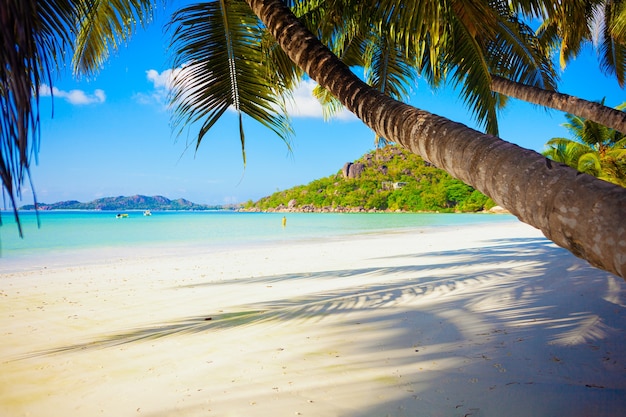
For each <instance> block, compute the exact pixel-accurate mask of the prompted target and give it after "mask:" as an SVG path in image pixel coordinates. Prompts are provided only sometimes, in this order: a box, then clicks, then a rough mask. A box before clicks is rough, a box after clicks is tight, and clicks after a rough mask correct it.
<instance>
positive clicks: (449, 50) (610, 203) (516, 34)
mask: <svg viewBox="0 0 626 417" xmlns="http://www.w3.org/2000/svg"><path fill="white" fill-rule="evenodd" d="M156 3H157V2H156V1H154V2H153V1H148V0H125V1H124V0H119V1H114V2H113V1H101V0H74V1H71V0H23V1H20V2H16V1H14V0H0V5H1V6H2V7H1V10H2V13H0V19H1V21H0V28H1V29H0V33H1V35H2V37H3V38H2V45H3V47H2V50H1V53H2V54H3V56H2V58H3V62H4V63H5V65H3V67H2V70H0V86H1V88H0V96H1V100H2V111H3V115H2V131H1V132H0V143H1V145H2V146H1V149H2V163H1V164H0V174H1V176H2V182H3V187H4V189H5V190H6V191H7V195H8V196H9V198H10V199H11V201H12V202H13V203H14V202H15V198H16V196H17V195H19V193H20V190H21V187H22V185H23V183H24V181H26V180H27V179H28V167H29V164H30V161H31V158H32V156H33V155H34V154H36V148H37V140H38V120H39V119H38V118H39V115H38V110H37V103H38V100H39V97H38V90H39V86H40V85H41V84H42V83H43V82H44V81H50V80H51V75H50V74H51V73H52V72H53V71H54V69H55V66H57V65H59V64H60V63H62V62H63V60H64V57H65V56H66V54H70V55H73V56H74V61H73V62H74V68H75V69H76V71H78V72H81V73H85V72H86V73H90V72H95V71H97V69H98V68H100V66H101V65H102V63H103V62H104V60H105V59H106V57H107V54H108V53H109V49H110V48H112V47H116V46H117V45H119V44H120V43H122V42H124V41H125V40H126V39H128V36H129V35H130V34H131V33H132V32H133V31H134V30H135V29H136V27H137V26H138V25H140V24H143V23H147V22H149V20H150V18H151V14H152V11H153V6H154V4H156ZM286 3H287V4H285V3H284V2H282V1H279V0H246V1H245V2H244V1H243V0H219V1H207V2H200V3H198V4H191V5H188V6H184V7H183V8H181V9H180V10H179V11H178V12H176V13H175V14H174V16H173V21H172V24H171V29H172V34H173V41H172V48H171V51H172V52H173V54H174V66H175V69H176V73H177V77H176V79H175V82H174V91H173V95H172V97H173V107H174V110H175V122H177V126H179V128H184V126H187V125H189V124H196V123H197V124H198V125H199V130H198V136H197V139H198V140H197V143H198V145H199V144H200V143H201V141H202V139H203V138H204V137H205V136H206V134H207V132H208V131H209V130H210V129H211V127H212V126H213V125H214V124H215V122H216V121H217V120H218V119H219V117H220V116H221V115H222V114H224V112H225V111H226V109H227V108H229V107H232V108H234V109H235V110H236V111H237V112H238V114H239V132H240V141H241V145H242V152H243V151H245V146H244V145H245V135H244V128H243V120H244V117H243V116H244V115H245V116H248V117H250V118H252V119H253V120H256V121H258V122H260V123H262V124H264V125H265V126H267V127H268V128H270V129H272V130H274V131H275V132H276V133H277V134H278V135H279V136H280V137H281V138H283V139H284V140H285V141H287V142H288V141H289V137H290V135H291V129H290V126H289V123H288V122H289V120H288V115H287V114H286V113H285V111H284V109H285V107H284V103H285V99H286V98H285V97H286V95H288V92H289V91H290V90H291V89H292V88H293V87H294V86H295V85H296V84H297V82H298V80H300V79H301V77H302V76H303V75H304V74H305V73H306V74H307V75H308V76H309V77H311V78H312V79H314V80H315V81H317V82H318V84H319V85H320V88H321V89H322V91H321V92H320V94H319V95H320V96H321V97H330V96H331V95H332V96H333V97H334V99H333V100H337V101H338V102H339V103H341V105H343V106H345V107H346V108H348V109H349V110H350V111H352V112H353V113H355V114H356V115H357V116H358V117H359V118H360V119H361V120H362V121H363V122H364V123H366V124H367V125H368V126H370V127H371V128H372V130H373V131H374V132H375V134H376V135H377V136H378V137H380V138H384V139H385V140H386V141H390V142H395V143H398V144H399V145H401V146H403V147H405V148H407V149H409V150H410V151H411V152H413V153H416V154H419V155H421V156H422V157H423V158H424V159H425V160H426V161H428V162H429V163H433V164H435V165H436V166H438V167H440V168H442V169H444V170H446V171H447V172H449V173H450V174H451V175H453V176H454V177H456V178H458V179H460V180H462V181H464V182H465V183H467V184H470V185H471V186H472V187H474V188H476V189H478V190H480V191H481V192H484V193H485V194H487V195H489V196H490V197H491V198H493V199H494V201H497V202H498V203H499V204H500V205H503V206H504V207H506V208H507V209H509V210H510V211H511V212H512V213H514V214H515V215H517V216H518V217H519V218H520V219H521V220H522V221H524V222H527V223H529V224H531V225H533V226H535V227H537V228H539V229H541V230H542V231H543V233H544V234H545V235H546V236H547V237H549V238H550V239H552V240H553V241H554V242H555V243H557V244H559V245H561V246H563V247H565V248H567V249H568V250H570V251H572V252H573V253H574V254H576V255H578V256H581V257H584V258H585V259H587V260H588V261H590V262H591V263H592V264H594V265H597V266H600V267H602V268H605V269H607V270H608V271H611V272H615V273H617V274H620V275H622V276H626V259H624V257H623V253H624V250H625V248H626V230H623V229H620V228H615V225H616V224H619V223H620V222H622V221H623V218H624V217H626V213H625V210H626V208H625V207H626V192H624V190H623V189H622V188H620V187H615V186H612V185H611V184H607V183H605V182H603V181H600V180H597V179H595V178H593V177H591V176H589V177H587V176H585V177H583V178H582V179H581V177H580V176H579V175H578V174H577V173H576V171H574V170H572V169H570V168H568V167H563V166H560V165H558V164H551V163H547V162H546V160H545V158H544V157H543V156H541V155H539V154H537V153H535V152H531V151H527V150H524V149H521V148H519V147H517V146H515V145H512V144H509V143H507V142H504V141H502V140H500V139H498V138H497V137H495V136H491V135H485V134H483V133H481V132H478V131H475V130H472V129H470V128H468V127H466V126H463V125H460V124H457V123H454V122H452V121H450V120H447V119H444V118H441V117H439V116H437V115H433V114H430V113H428V112H424V111H421V110H419V109H417V108H414V107H411V106H408V105H406V104H403V103H402V99H403V98H404V97H403V96H404V94H405V92H407V91H410V88H411V87H412V86H413V83H414V82H415V80H416V76H418V75H419V76H420V77H421V79H423V80H427V81H428V82H429V83H431V84H432V85H433V86H439V85H442V84H443V83H450V84H453V85H456V86H458V90H459V91H460V94H461V96H462V97H463V99H464V100H465V102H466V103H467V105H468V106H469V108H470V109H471V110H472V111H473V113H474V114H475V116H476V118H477V120H478V121H479V123H481V125H482V126H484V127H485V129H486V131H487V132H490V133H492V134H494V133H496V132H497V114H498V110H499V109H500V108H501V107H502V106H504V105H505V104H506V101H507V100H506V97H505V96H504V95H502V94H498V93H494V90H492V88H493V86H494V85H495V84H496V83H494V80H495V81H497V80H499V79H503V80H506V81H510V82H512V83H513V84H514V85H518V86H523V87H528V86H531V87H534V88H535V89H536V90H538V91H539V92H540V94H539V96H541V97H547V95H546V94H545V93H547V92H549V91H550V90H554V89H555V88H556V84H557V81H558V80H557V77H556V76H555V74H556V71H555V70H554V68H553V67H552V61H551V55H550V54H551V52H552V48H553V47H554V45H557V43H558V42H561V44H560V45H561V50H562V51H563V50H569V51H574V53H573V54H570V55H568V56H574V55H575V51H576V48H577V47H578V46H579V45H582V44H584V43H587V42H588V41H589V37H588V36H587V35H586V33H587V32H588V30H587V28H589V23H590V22H591V21H594V22H595V21H596V20H597V19H593V18H591V17H590V16H592V15H593V16H596V15H597V14H598V13H597V12H598V11H604V12H605V13H606V11H609V12H610V15H609V17H610V19H609V20H606V22H608V23H605V24H604V26H603V30H604V32H603V33H604V34H605V36H604V37H603V39H609V40H610V42H608V43H602V44H601V46H599V47H598V50H599V51H603V50H604V49H606V50H607V51H608V52H609V54H607V56H613V57H615V58H616V59H614V60H613V61H611V62H609V64H610V65H615V69H612V68H611V67H608V66H607V65H606V62H604V61H602V63H601V67H602V68H603V69H605V70H607V71H609V72H611V71H612V72H613V73H614V74H615V75H616V77H617V79H618V80H620V75H619V74H620V71H621V70H620V68H621V67H623V66H624V65H626V61H625V60H624V59H623V51H624V45H625V38H626V37H625V36H624V26H625V24H626V23H625V22H626V5H625V4H624V2H622V1H616V0H584V1H580V2H563V1H554V0H515V1H504V0H479V1H475V0H472V1H469V0H444V1H416V0H410V1H406V0H385V1H382V2H358V1H354V0H307V1H288V2H286ZM288 6H292V8H290V7H288ZM293 12H295V13H297V15H298V16H299V17H296V16H295V15H294V14H293ZM583 16H584V17H585V19H582V18H580V19H578V18H576V19H572V17H583ZM530 19H538V20H539V21H540V22H542V23H545V24H546V26H545V34H541V33H539V34H537V33H535V32H533V31H532V30H531V28H530V27H529V25H528V24H526V23H525V22H527V21H530ZM607 25H608V26H607ZM578 33H581V34H582V35H580V36H578V35H576V36H574V35H575V34H578ZM607 35H608V36H607ZM320 40H321V41H322V42H320ZM603 48H604V49H603ZM607 48H611V49H610V50H609V49H607ZM294 64H295V65H294ZM350 67H355V68H356V67H359V68H364V69H365V74H366V75H365V77H364V78H365V79H366V80H367V81H368V82H369V84H367V83H365V82H363V81H362V79H361V78H359V77H357V76H356V75H355V74H354V73H353V72H352V71H351V70H350ZM620 82H621V81H620ZM550 97H551V96H550ZM550 100H551V99H550ZM550 100H547V101H545V104H549V101H550ZM333 102H334V101H333ZM334 103H335V104H334V105H333V106H332V107H336V102H334ZM581 103H582V102H577V104H576V107H575V108H574V110H572V111H570V110H567V111H570V112H571V113H573V114H577V115H581V117H587V118H590V117H589V116H587V115H586V114H580V113H579V111H578V110H581V112H582V110H584V109H583V107H584V105H583V104H581ZM542 104H544V102H542ZM601 107H602V106H601ZM605 110H606V111H609V112H613V109H608V108H606V107H605V108H600V109H599V110H598V107H595V108H594V109H592V113H594V112H597V111H601V112H603V111H605ZM619 113H620V115H621V112H619ZM594 120H596V119H594ZM607 125H608V123H607ZM610 126H612V127H613V125H610ZM616 129H617V130H620V129H621V128H616ZM623 130H624V129H621V131H623ZM244 157H245V153H244ZM580 213H596V215H595V216H596V217H595V218H594V221H593V222H581V221H579V220H580Z"/></svg>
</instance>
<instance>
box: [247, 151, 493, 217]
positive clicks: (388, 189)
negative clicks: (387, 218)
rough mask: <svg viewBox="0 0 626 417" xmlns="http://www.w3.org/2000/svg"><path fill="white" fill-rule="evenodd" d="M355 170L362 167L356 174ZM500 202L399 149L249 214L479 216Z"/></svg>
mask: <svg viewBox="0 0 626 417" xmlns="http://www.w3.org/2000/svg"><path fill="white" fill-rule="evenodd" d="M350 167H359V170H358V171H357V172H358V173H357V174H356V175H351V174H350V170H349V168H350ZM493 206H495V203H494V202H493V201H492V200H491V199H490V198H489V197H487V196H485V195H484V194H482V193H481V192H479V191H476V190H475V189H473V188H472V187H470V186H469V185H467V184H464V183H463V182H461V181H459V180H457V179H455V178H453V177H452V176H450V174H448V173H447V172H445V171H442V170H440V169H437V168H436V167H434V166H432V165H431V164H429V163H428V162H426V161H424V160H423V159H422V158H421V157H419V156H418V155H415V154H413V153H410V152H408V151H407V150H406V149H403V148H400V147H399V146H391V145H388V146H385V147H384V148H379V149H376V150H374V151H372V152H370V153H367V154H365V155H364V156H363V157H361V158H359V159H358V160H356V161H354V162H353V163H346V165H345V166H344V168H343V169H342V170H339V171H338V172H337V173H336V174H334V175H330V176H328V177H325V178H320V179H317V180H315V181H312V182H310V183H309V184H306V185H299V186H296V187H293V188H290V189H288V190H284V191H277V192H275V193H274V194H272V195H270V196H267V197H264V198H262V199H260V200H259V201H257V202H252V201H249V202H248V203H247V204H246V205H245V209H247V210H262V211H275V210H292V211H411V212H424V211H428V212H442V213H443V212H477V211H484V210H488V209H490V208H492V207H493Z"/></svg>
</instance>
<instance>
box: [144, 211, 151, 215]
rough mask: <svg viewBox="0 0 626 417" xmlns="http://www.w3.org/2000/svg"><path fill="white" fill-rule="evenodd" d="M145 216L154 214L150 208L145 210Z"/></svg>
mask: <svg viewBox="0 0 626 417" xmlns="http://www.w3.org/2000/svg"><path fill="white" fill-rule="evenodd" d="M143 215H144V216H152V213H151V212H150V210H146V211H144V212H143Z"/></svg>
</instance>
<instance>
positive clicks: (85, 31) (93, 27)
mask: <svg viewBox="0 0 626 417" xmlns="http://www.w3.org/2000/svg"><path fill="white" fill-rule="evenodd" d="M163 1H164V0H163ZM77 3H79V7H81V8H82V10H81V11H80V14H79V16H80V18H79V19H78V22H77V23H76V26H77V28H78V29H77V33H76V40H75V44H74V56H73V58H72V67H73V69H74V73H75V74H92V73H94V72H97V71H98V69H99V68H100V67H101V65H102V64H103V63H104V62H105V61H106V60H107V59H108V57H109V54H110V50H111V49H113V50H115V49H117V48H118V47H119V45H120V44H121V43H123V42H126V41H128V39H129V37H130V36H131V35H132V34H133V32H134V31H135V30H136V28H137V26H144V25H145V24H147V23H149V22H150V20H151V19H152V17H153V13H154V8H155V1H154V0H82V1H79V2H77Z"/></svg>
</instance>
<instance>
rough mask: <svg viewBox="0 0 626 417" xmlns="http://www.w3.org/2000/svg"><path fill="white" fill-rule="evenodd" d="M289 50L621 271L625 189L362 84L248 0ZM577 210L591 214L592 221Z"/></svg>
mask: <svg viewBox="0 0 626 417" xmlns="http://www.w3.org/2000/svg"><path fill="white" fill-rule="evenodd" d="M247 2H248V4H249V5H250V7H251V9H252V10H253V11H254V13H255V14H256V15H257V16H259V18H260V19H261V20H262V21H263V23H264V24H265V25H266V27H267V28H268V29H269V30H270V31H271V33H272V35H273V36H274V37H275V39H276V40H277V42H278V43H279V45H280V46H281V48H282V49H283V50H284V51H285V52H286V53H287V55H288V56H289V57H290V58H291V59H292V60H293V61H294V62H295V63H296V64H298V66H300V67H301V68H302V69H303V70H304V71H306V73H307V74H309V76H311V77H312V78H313V79H315V80H316V81H317V82H318V83H319V84H320V85H322V86H323V87H324V88H326V89H328V90H329V91H331V92H332V94H333V95H335V96H336V97H337V98H338V99H339V100H340V101H341V102H342V104H343V105H344V106H346V107H347V108H348V109H349V110H351V111H352V112H354V113H355V114H356V115H357V116H358V117H359V118H360V119H361V120H362V121H363V122H364V123H366V124H367V125H368V126H370V127H371V128H372V129H373V130H374V131H375V132H377V133H378V134H379V135H381V136H383V137H386V138H391V139H392V140H393V141H395V142H397V143H399V144H400V145H402V146H404V147H406V148H408V149H409V150H411V151H412V152H414V153H417V154H419V155H421V156H422V157H423V158H424V159H426V160H427V161H429V162H431V163H433V164H434V165H436V166H438V167H439V168H442V169H444V170H446V171H448V172H449V173H450V174H452V175H453V176H454V177H456V178H458V179H460V180H462V181H464V182H466V183H468V184H469V185H471V186H473V187H474V188H476V189H478V190H480V191H481V192H483V193H485V194H487V195H488V196H490V197H491V198H492V199H494V201H496V202H498V203H499V204H501V205H503V206H504V207H506V208H507V209H509V210H510V211H511V212H512V213H513V214H515V215H516V216H517V217H518V218H519V219H520V220H522V221H523V222H526V223H528V224H531V225H533V226H535V227H537V228H539V229H540V230H542V232H543V233H544V234H545V235H546V236H547V237H548V238H549V239H551V240H552V241H554V242H555V243H557V244H558V245H560V246H562V247H564V248H566V249H568V250H570V251H571V252H572V253H574V254H575V255H577V256H580V257H583V258H584V259H586V260H588V261H589V262H590V263H592V264H593V265H596V266H598V267H601V268H604V269H606V270H608V271H611V272H613V273H616V274H618V275H620V276H622V277H626V259H625V257H624V256H623V254H624V252H625V251H626V228H624V227H620V226H619V225H621V224H622V222H623V219H624V218H625V217H626V190H624V189H623V188H621V187H617V186H614V185H612V184H608V183H606V182H604V181H600V180H598V179H596V178H594V177H592V176H580V175H578V173H577V172H576V171H574V170H572V169H571V168H569V167H564V166H560V165H557V164H552V163H550V162H549V161H546V159H545V158H544V157H542V156H541V155H539V154H538V153H536V152H533V151H530V150H525V149H522V148H519V147H517V146H516V145H513V144H510V143H507V142H504V141H502V140H501V139H498V138H496V137H494V136H489V135H484V134H481V133H480V132H477V131H475V130H472V129H470V128H468V127H466V126H464V125H461V124H458V123H455V122H452V121H450V120H447V119H445V118H442V117H440V116H437V115H434V114H431V113H428V112H425V111H422V110H419V109H417V108H414V107H411V106H408V105H406V104H403V103H401V102H398V101H396V100H393V99H391V98H389V97H388V96H386V95H384V94H381V93H380V92H379V91H377V90H375V89H373V88H372V87H370V86H368V85H367V84H365V83H364V82H363V81H361V80H360V79H359V78H358V77H356V76H355V75H354V74H353V73H352V72H351V71H350V69H349V68H348V67H346V66H345V65H344V64H343V63H342V62H341V61H340V60H339V59H338V58H337V57H336V56H335V55H333V54H332V53H331V52H330V51H329V50H328V49H327V48H326V47H325V46H324V45H322V44H321V43H320V42H319V41H318V40H317V39H316V38H315V36H313V35H312V34H311V32H310V31H308V30H307V29H306V28H305V27H304V26H303V25H302V23H301V22H300V21H299V20H298V19H297V18H296V17H295V16H294V15H293V14H292V13H291V11H290V9H289V8H287V7H285V6H284V4H283V3H282V2H280V1H279V0H266V1H263V0H247ZM579 213H592V214H593V216H592V217H593V222H589V221H584V220H581V218H580V215H579Z"/></svg>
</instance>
